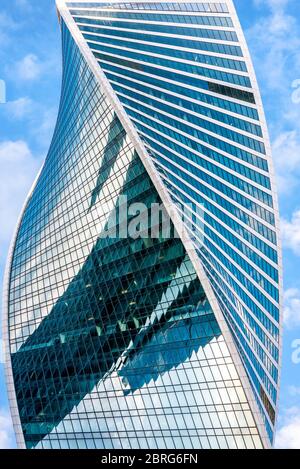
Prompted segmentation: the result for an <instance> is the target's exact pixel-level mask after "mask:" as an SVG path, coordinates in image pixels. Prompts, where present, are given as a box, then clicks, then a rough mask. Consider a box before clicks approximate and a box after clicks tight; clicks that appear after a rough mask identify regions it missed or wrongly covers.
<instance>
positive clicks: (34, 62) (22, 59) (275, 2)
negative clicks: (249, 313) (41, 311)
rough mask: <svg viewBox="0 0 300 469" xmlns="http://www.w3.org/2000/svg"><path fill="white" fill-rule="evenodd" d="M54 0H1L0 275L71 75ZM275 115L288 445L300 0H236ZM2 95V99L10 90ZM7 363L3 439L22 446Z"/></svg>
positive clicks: (1, 390) (299, 168)
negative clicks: (64, 78) (64, 70)
mask: <svg viewBox="0 0 300 469" xmlns="http://www.w3.org/2000/svg"><path fill="white" fill-rule="evenodd" d="M54 3H55V2H54V0H39V1H37V0H1V6H0V44H1V47H0V80H4V81H5V83H6V95H7V96H6V101H7V102H6V104H0V282H1V284H2V278H3V271H4V265H5V259H6V255H7V249H8V244H9V241H10V238H11V236H12V232H13V229H14V226H15V224H16V220H17V218H18V214H19V212H20V210H21V208H22V204H23V202H24V199H25V196H26V194H27V192H28V190H29V188H30V186H31V184H32V182H33V180H34V177H35V175H36V173H37V171H38V169H39V167H40V166H41V164H42V162H43V159H44V158H45V156H46V153H47V149H48V147H49V143H50V140H51V135H52V132H53V128H54V125H55V119H56V114H57V108H58V103H59V93H60V79H61V53H60V33H59V27H58V22H57V16H56V11H55V5H54ZM235 4H236V7H237V9H238V13H239V16H240V19H241V23H242V26H243V28H244V30H245V33H246V39H247V41H248V45H249V48H250V52H251V54H252V58H253V61H254V66H255V69H256V73H257V77H258V81H259V84H260V87H261V91H262V97H263V102H264V105H265V111H266V116H267V121H268V125H269V130H270V135H271V141H272V147H273V155H274V160H275V168H276V172H277V180H278V191H279V200H280V207H281V217H282V238H283V245H284V283H285V285H284V291H285V293H284V297H285V307H284V323H285V330H284V352H283V374H282V387H281V401H280V417H279V430H278V434H277V441H276V445H277V446H278V447H291V448H292V447H294V448H300V276H299V262H300V197H299V194H300V152H299V146H300V12H299V0H235ZM0 101H1V100H0ZM14 446H15V441H14V436H13V432H12V428H11V422H10V417H9V411H8V406H7V399H6V391H5V385H4V377H3V365H2V364H0V448H9V447H14Z"/></svg>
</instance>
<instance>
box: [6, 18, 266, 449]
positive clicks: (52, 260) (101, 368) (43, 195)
mask: <svg viewBox="0 0 300 469" xmlns="http://www.w3.org/2000/svg"><path fill="white" fill-rule="evenodd" d="M62 36H63V57H64V74H63V88H62V90H63V91H62V98H61V107H60V113H59V116H58V122H57V127H56V130H55V133H54V138H53V141H52V144H51V148H50V151H49V154H48V156H47V159H46V162H45V165H44V168H43V170H42V173H41V175H40V177H39V180H38V182H37V184H36V186H35V188H34V191H33V193H32V195H31V197H30V199H29V200H28V203H27V207H26V209H25V212H24V214H23V218H22V221H21V225H20V228H19V231H18V236H17V240H16V245H15V250H14V255H13V261H12V267H11V278H10V293H9V334H10V350H11V360H12V372H13V378H14V384H15V391H16V397H17V404H18V409H19V414H20V420H21V425H22V430H23V434H24V439H25V443H26V446H27V448H52V449H53V448H105V449H110V448H123V449H124V448H125V449H126V448H146V449H148V448H261V447H262V442H261V438H260V436H259V432H258V428H257V425H256V422H255V420H254V418H253V414H252V411H251V410H250V406H249V402H248V400H247V398H246V396H245V392H244V390H243V387H242V383H241V381H240V378H239V376H238V374H237V370H236V367H235V364H234V362H233V360H232V357H231V355H230V353H229V350H228V347H227V345H226V342H225V340H224V337H223V335H222V333H221V330H220V328H219V325H218V323H217V321H216V318H215V315H214V313H213V311H212V309H211V306H210V304H209V302H208V300H207V298H206V295H205V293H204V290H203V287H202V285H201V283H200V281H199V279H198V277H197V275H196V273H195V270H194V268H193V266H192V264H191V261H190V259H189V256H188V254H187V253H186V251H185V249H184V247H183V244H182V241H181V240H180V238H179V237H178V236H176V231H175V229H174V226H173V225H172V224H171V229H170V231H171V233H170V234H171V236H166V235H165V234H164V231H163V221H162V219H158V220H156V222H154V221H153V220H152V219H151V223H150V226H149V230H147V231H146V232H144V233H143V235H142V236H139V237H136V238H134V237H122V236H121V235H120V233H121V231H122V230H123V228H124V226H123V216H122V214H123V208H124V206H123V203H124V200H125V199H124V197H125V196H126V200H127V202H128V204H133V203H135V202H137V203H143V204H144V205H145V207H147V208H150V207H151V206H152V204H159V205H160V204H161V199H160V197H159V195H158V193H157V191H156V189H155V188H154V186H153V184H152V182H151V180H150V178H149V176H148V174H147V172H146V171H145V169H144V166H143V164H142V162H141V160H140V158H139V156H138V155H137V153H136V152H135V150H134V148H133V146H132V143H131V142H130V140H129V138H128V135H127V134H126V132H125V130H124V128H123V126H122V124H121V122H120V121H119V119H118V117H117V116H116V114H115V112H114V110H113V108H112V107H111V105H110V104H109V103H108V100H107V98H106V97H105V96H104V94H103V93H102V90H101V88H100V86H99V84H98V83H97V82H96V79H95V78H94V76H93V74H92V72H91V71H90V69H89V67H88V65H87V64H86V63H85V60H84V59H83V57H82V56H81V54H80V52H79V50H78V48H77V46H76V45H75V43H74V41H73V39H72V37H71V35H70V33H69V32H68V29H67V28H66V26H65V24H64V23H63V22H62ZM116 209H117V210H116ZM129 222H132V223H134V222H135V221H134V216H132V217H131V218H130V219H129ZM150 229H155V230H156V232H157V236H156V237H153V236H151V233H150ZM114 232H116V236H111V237H107V234H109V233H110V234H111V233H114Z"/></svg>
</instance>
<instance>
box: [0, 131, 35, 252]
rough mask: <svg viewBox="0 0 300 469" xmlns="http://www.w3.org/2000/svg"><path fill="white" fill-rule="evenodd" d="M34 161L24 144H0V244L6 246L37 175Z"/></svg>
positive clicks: (22, 142)
mask: <svg viewBox="0 0 300 469" xmlns="http://www.w3.org/2000/svg"><path fill="white" fill-rule="evenodd" d="M40 164H41V161H40V159H38V158H35V157H34V156H33V154H32V153H31V151H30V149H29V147H28V145H27V143H26V142H24V141H22V140H19V141H5V142H2V143H0V167H1V172H0V226H1V230H0V243H1V244H4V243H7V242H8V241H9V240H10V238H11V236H12V232H13V229H14V227H15V224H16V220H17V218H18V215H19V213H20V210H21V208H22V206H23V203H24V200H25V197H26V195H27V193H28V191H29V189H30V187H31V184H32V182H33V180H34V178H35V175H36V174H37V172H38V168H39V166H40ZM1 251H3V249H1Z"/></svg>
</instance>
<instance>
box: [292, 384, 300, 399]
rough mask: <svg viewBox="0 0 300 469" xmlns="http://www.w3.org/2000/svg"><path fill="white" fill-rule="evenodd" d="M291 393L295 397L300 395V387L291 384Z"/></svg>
mask: <svg viewBox="0 0 300 469" xmlns="http://www.w3.org/2000/svg"><path fill="white" fill-rule="evenodd" d="M289 394H290V395H291V396H293V397H296V396H300V388H297V387H296V386H289Z"/></svg>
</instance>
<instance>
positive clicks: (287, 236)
mask: <svg viewBox="0 0 300 469" xmlns="http://www.w3.org/2000/svg"><path fill="white" fill-rule="evenodd" d="M281 231H282V239H283V245H284V246H285V247H286V248H289V249H292V251H293V252H294V253H295V254H297V255H300V210H296V211H295V212H294V213H293V215H292V218H291V220H286V219H284V218H283V219H282V220H281Z"/></svg>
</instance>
